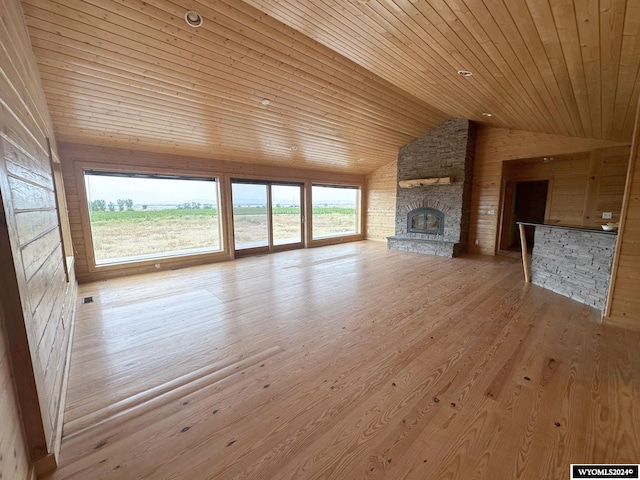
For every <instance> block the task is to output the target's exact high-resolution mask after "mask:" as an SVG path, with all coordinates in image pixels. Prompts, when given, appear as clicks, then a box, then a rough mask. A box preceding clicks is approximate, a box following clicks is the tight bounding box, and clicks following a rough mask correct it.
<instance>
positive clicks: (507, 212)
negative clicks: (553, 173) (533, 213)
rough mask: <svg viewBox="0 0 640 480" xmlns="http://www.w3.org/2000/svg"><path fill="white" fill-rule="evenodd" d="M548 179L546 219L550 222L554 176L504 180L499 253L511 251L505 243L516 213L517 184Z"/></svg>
mask: <svg viewBox="0 0 640 480" xmlns="http://www.w3.org/2000/svg"><path fill="white" fill-rule="evenodd" d="M542 181H546V182H548V183H547V199H546V203H545V209H544V221H545V223H546V222H549V220H550V218H549V217H550V212H551V200H552V197H553V178H549V177H535V178H533V177H532V178H518V179H517V180H516V179H506V180H505V181H504V187H503V189H502V192H503V194H502V212H501V215H500V223H499V232H498V245H497V247H498V248H497V251H498V253H501V252H502V253H505V252H509V251H510V250H508V249H507V248H505V247H504V245H505V244H506V243H507V242H508V240H509V231H510V224H511V220H512V218H513V216H514V214H515V211H514V210H515V203H516V195H515V191H516V188H515V187H516V184H518V183H524V182H542Z"/></svg>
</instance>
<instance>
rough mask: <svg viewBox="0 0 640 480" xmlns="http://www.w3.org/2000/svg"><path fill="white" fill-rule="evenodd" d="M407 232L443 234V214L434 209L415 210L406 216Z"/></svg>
mask: <svg viewBox="0 0 640 480" xmlns="http://www.w3.org/2000/svg"><path fill="white" fill-rule="evenodd" d="M407 232H409V233H424V234H426V235H443V234H444V213H443V212H441V211H440V210H436V209H434V208H416V209H415V210H411V211H410V212H409V213H408V214H407Z"/></svg>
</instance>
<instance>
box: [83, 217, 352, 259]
mask: <svg viewBox="0 0 640 480" xmlns="http://www.w3.org/2000/svg"><path fill="white" fill-rule="evenodd" d="M233 214H234V235H235V237H236V241H237V242H240V243H242V244H246V245H250V244H252V243H259V242H261V241H262V240H264V239H265V238H266V231H267V230H266V229H267V215H266V207H234V209H233ZM299 214H300V209H299V208H296V207H275V208H274V209H273V229H274V241H276V244H282V243H288V242H289V241H295V238H296V237H297V238H300V231H301V229H300V217H299ZM91 227H92V235H93V243H94V252H95V256H96V261H97V262H106V261H113V260H114V259H124V258H129V257H140V256H147V255H149V256H157V255H159V254H162V253H186V252H193V251H196V252H197V251H216V250H220V249H221V243H220V222H219V220H218V211H217V209H215V208H207V209H205V208H199V209H177V208H171V209H164V210H150V209H147V210H124V211H117V210H116V211H109V210H106V211H93V212H91ZM355 230H356V209H355V208H352V207H351V208H350V207H346V208H341V207H314V208H313V235H314V237H315V238H317V237H323V236H331V235H338V234H342V233H354V232H355ZM276 237H277V238H276ZM278 239H280V241H278ZM298 241H299V240H298Z"/></svg>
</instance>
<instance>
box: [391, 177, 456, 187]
mask: <svg viewBox="0 0 640 480" xmlns="http://www.w3.org/2000/svg"><path fill="white" fill-rule="evenodd" d="M452 183H453V177H431V178H416V179H413V180H400V181H399V182H398V185H400V188H414V187H426V186H429V185H451V184H452Z"/></svg>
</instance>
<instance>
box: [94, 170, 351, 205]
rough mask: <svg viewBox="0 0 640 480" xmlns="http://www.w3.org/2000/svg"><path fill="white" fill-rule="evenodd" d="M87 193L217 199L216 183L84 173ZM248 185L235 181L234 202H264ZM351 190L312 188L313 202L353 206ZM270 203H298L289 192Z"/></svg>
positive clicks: (154, 201) (148, 201) (153, 199)
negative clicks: (213, 197)
mask: <svg viewBox="0 0 640 480" xmlns="http://www.w3.org/2000/svg"><path fill="white" fill-rule="evenodd" d="M85 179H86V187H87V194H88V196H89V198H91V199H92V200H96V199H101V200H105V201H106V202H107V203H109V202H114V203H115V202H116V201H117V200H118V199H120V198H124V199H127V198H130V199H131V200H133V203H134V205H143V204H144V205H148V206H170V205H174V206H177V205H181V204H184V203H187V202H190V203H194V202H195V203H203V204H204V203H210V202H211V198H212V195H214V196H215V197H216V198H217V195H218V193H217V188H218V183H217V182H211V181H197V180H180V179H164V178H163V179H156V178H135V177H109V176H103V175H89V174H88V175H85ZM252 192H253V190H252V189H251V185H250V184H249V185H242V184H235V186H234V191H233V203H234V205H264V199H263V198H256V197H255V195H253V194H252ZM355 192H356V190H354V189H346V188H327V187H321V186H314V187H313V204H314V205H353V204H354V198H355ZM273 203H274V204H281V205H290V206H299V199H297V198H296V196H290V195H286V194H285V195H281V196H278V195H274V198H273Z"/></svg>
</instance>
